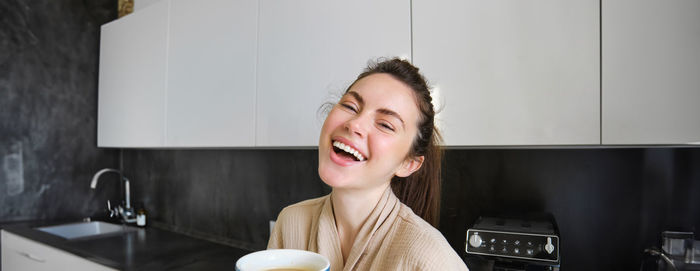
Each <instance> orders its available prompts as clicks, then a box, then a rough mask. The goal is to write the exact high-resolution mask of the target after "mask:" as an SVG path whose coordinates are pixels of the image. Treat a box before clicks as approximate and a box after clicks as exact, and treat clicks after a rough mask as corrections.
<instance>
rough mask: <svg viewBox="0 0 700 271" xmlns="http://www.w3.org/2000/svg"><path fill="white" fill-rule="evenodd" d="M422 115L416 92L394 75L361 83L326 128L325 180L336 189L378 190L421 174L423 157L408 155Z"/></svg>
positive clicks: (322, 170) (323, 140)
mask: <svg viewBox="0 0 700 271" xmlns="http://www.w3.org/2000/svg"><path fill="white" fill-rule="evenodd" d="M419 114H420V113H419V110H418V107H417V105H416V102H415V98H414V94H413V90H412V89H411V88H409V87H408V86H406V85H405V84H404V83H402V82H401V81H398V80H396V79H394V78H393V77H392V76H391V75H388V74H383V73H378V74H372V75H369V76H367V77H364V78H362V79H360V80H358V81H357V82H355V84H354V85H353V86H352V88H350V89H349V90H348V92H347V93H346V94H345V95H344V96H343V97H342V98H341V99H340V102H338V104H336V105H335V106H333V109H332V110H331V112H330V113H329V114H328V117H327V118H326V121H325V122H324V123H323V128H321V136H320V139H319V143H318V145H319V149H318V156H319V165H318V172H319V175H320V176H321V179H322V180H323V181H324V182H325V183H326V184H328V185H329V186H331V187H333V188H348V189H365V188H377V187H381V186H384V185H387V184H388V183H389V182H390V181H391V178H392V177H393V176H394V175H397V176H401V177H405V176H408V175H410V174H411V173H413V172H414V171H416V170H418V168H420V165H421V163H422V161H423V160H422V159H423V158H422V157H418V158H415V157H407V155H408V152H409V150H410V148H411V144H412V143H413V140H414V138H415V136H416V135H417V133H418V127H417V125H418V120H419V116H420V115H419Z"/></svg>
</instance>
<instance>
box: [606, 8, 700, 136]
mask: <svg viewBox="0 0 700 271" xmlns="http://www.w3.org/2000/svg"><path fill="white" fill-rule="evenodd" d="M602 14H603V20H602V26H603V28H602V29H603V33H602V44H603V46H602V51H603V52H602V53H603V65H602V67H603V68H602V69H603V70H602V76H603V87H602V93H603V99H602V101H603V110H602V112H603V113H602V114H603V119H602V127H603V139H602V140H603V144H685V143H693V142H695V143H696V144H699V143H700V1H658V0H642V1H640V0H616V1H603V7H602Z"/></svg>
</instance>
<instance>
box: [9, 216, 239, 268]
mask: <svg viewBox="0 0 700 271" xmlns="http://www.w3.org/2000/svg"><path fill="white" fill-rule="evenodd" d="M56 224H62V223H55V222H54V223H46V222H25V223H21V224H12V225H0V228H2V229H3V230H6V231H7V232H10V233H13V234H16V235H19V236H22V237H24V238H27V239H30V240H34V241H37V242H40V243H43V244H46V245H48V246H51V247H55V248H58V249H61V250H64V251H66V252H69V253H72V254H74V255H77V256H80V257H82V258H85V259H88V260H90V261H93V262H96V263H99V264H101V265H104V266H108V267H111V268H115V269H119V270H234V268H235V263H236V261H237V260H238V259H239V258H240V257H242V256H243V255H245V254H248V253H250V252H251V251H248V250H244V249H240V248H235V247H230V246H225V245H221V244H217V243H213V242H209V241H205V240H201V239H196V238H192V237H189V236H186V235H183V234H178V233H174V232H170V231H166V230H162V229H157V228H153V227H146V228H137V230H135V231H130V232H123V233H115V234H110V235H108V236H101V237H96V238H84V239H74V240H67V239H64V238H62V237H58V236H54V235H51V234H48V233H45V232H42V231H39V230H35V229H34V228H35V227H41V226H51V225H56Z"/></svg>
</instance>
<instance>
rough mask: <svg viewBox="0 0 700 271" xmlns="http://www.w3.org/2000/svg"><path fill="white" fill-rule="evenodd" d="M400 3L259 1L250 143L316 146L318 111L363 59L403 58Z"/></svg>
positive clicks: (403, 1)
mask: <svg viewBox="0 0 700 271" xmlns="http://www.w3.org/2000/svg"><path fill="white" fill-rule="evenodd" d="M410 14H411V10H410V1H408V0H389V1H370V0H359V1H338V0H331V1H328V0H300V1H278V0H260V18H259V36H258V41H259V43H258V64H257V96H258V97H257V109H256V145H257V146H261V147H275V146H293V147H299V146H302V147H305V146H317V145H318V135H319V133H320V132H319V131H320V127H321V126H322V124H323V121H324V119H325V115H324V114H323V113H322V112H319V109H320V108H321V106H322V105H323V104H324V103H325V102H336V101H337V100H338V98H339V97H340V96H341V95H342V93H343V92H344V91H345V89H346V88H347V87H348V86H349V85H350V84H351V83H352V82H353V81H354V79H355V78H356V77H357V75H358V74H360V72H361V71H362V69H363V68H364V67H365V66H366V65H367V61H368V60H370V59H376V58H378V57H385V56H389V57H391V56H399V57H404V58H409V57H410V53H411V17H410Z"/></svg>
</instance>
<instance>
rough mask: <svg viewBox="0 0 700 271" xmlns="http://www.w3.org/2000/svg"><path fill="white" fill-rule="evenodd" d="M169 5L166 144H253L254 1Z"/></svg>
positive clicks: (219, 0) (211, 0)
mask: <svg viewBox="0 0 700 271" xmlns="http://www.w3.org/2000/svg"><path fill="white" fill-rule="evenodd" d="M171 5H172V7H171V9H170V18H171V19H170V32H169V33H170V36H169V38H170V40H169V43H168V44H169V48H168V54H169V57H168V62H167V65H168V81H167V86H168V89H167V100H166V101H167V102H166V104H167V110H166V112H167V114H166V116H167V121H166V146H168V147H239V146H244V147H250V146H253V145H254V144H255V129H254V127H255V118H254V115H253V114H254V112H255V63H256V50H257V42H256V37H257V27H256V25H257V10H258V4H257V1H256V0H237V1H230V0H206V1H190V0H172V1H171Z"/></svg>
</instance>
